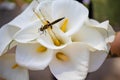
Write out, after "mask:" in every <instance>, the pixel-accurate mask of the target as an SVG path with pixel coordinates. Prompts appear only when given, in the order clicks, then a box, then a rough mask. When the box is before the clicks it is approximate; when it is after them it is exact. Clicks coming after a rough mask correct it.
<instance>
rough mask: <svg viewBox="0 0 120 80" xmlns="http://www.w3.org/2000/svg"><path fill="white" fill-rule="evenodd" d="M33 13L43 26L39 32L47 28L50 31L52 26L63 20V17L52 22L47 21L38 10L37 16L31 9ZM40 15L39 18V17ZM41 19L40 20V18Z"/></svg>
mask: <svg viewBox="0 0 120 80" xmlns="http://www.w3.org/2000/svg"><path fill="white" fill-rule="evenodd" d="M33 12H34V13H35V14H36V16H37V17H38V18H39V19H40V20H41V22H42V23H43V24H44V23H46V24H44V25H42V26H41V28H40V29H39V30H40V31H43V32H44V31H45V30H46V29H48V28H51V29H52V26H53V25H54V24H56V23H58V22H60V21H62V20H63V19H65V17H62V18H59V19H56V20H54V21H53V22H50V21H48V20H47V19H46V18H45V16H44V15H43V14H42V11H41V10H40V14H38V13H37V12H35V10H34V9H33ZM40 15H41V16H40ZM41 17H42V18H41Z"/></svg>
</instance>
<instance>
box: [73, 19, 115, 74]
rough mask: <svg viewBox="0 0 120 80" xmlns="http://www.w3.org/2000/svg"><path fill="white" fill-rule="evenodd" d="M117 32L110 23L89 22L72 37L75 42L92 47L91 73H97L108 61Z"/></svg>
mask: <svg viewBox="0 0 120 80" xmlns="http://www.w3.org/2000/svg"><path fill="white" fill-rule="evenodd" d="M114 36H115V32H114V30H113V29H112V27H111V26H110V25H109V22H108V21H105V22H102V23H99V22H98V21H96V20H92V19H90V20H88V21H87V22H86V23H85V24H84V25H83V27H82V28H81V29H80V30H79V31H78V32H76V33H75V34H74V35H72V40H73V41H75V42H83V43H86V44H88V45H89V46H91V47H92V49H91V50H92V51H91V52H90V62H89V63H90V64H89V72H93V71H96V70H97V69H98V68H99V67H100V66H101V65H102V64H103V62H104V60H105V59H106V57H107V55H108V52H109V50H110V45H109V43H110V42H112V41H113V40H114Z"/></svg>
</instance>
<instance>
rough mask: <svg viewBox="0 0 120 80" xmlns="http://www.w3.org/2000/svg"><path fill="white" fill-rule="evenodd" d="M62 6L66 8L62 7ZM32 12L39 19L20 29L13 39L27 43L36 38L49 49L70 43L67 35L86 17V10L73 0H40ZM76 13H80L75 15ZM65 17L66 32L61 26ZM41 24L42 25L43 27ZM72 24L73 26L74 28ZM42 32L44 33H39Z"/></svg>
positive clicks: (76, 28) (79, 25) (75, 29)
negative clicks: (66, 22)
mask: <svg viewBox="0 0 120 80" xmlns="http://www.w3.org/2000/svg"><path fill="white" fill-rule="evenodd" d="M63 6H65V7H66V8H63ZM72 6H74V8H75V9H76V10H75V11H74V12H73V11H72V10H73V7H72ZM67 7H69V8H67ZM65 11H66V12H65ZM32 13H34V17H38V19H39V20H38V19H36V20H34V21H33V22H31V24H30V25H27V27H26V28H24V29H22V30H20V31H19V32H18V33H17V34H16V35H15V37H14V38H15V40H16V41H18V42H20V43H27V42H30V41H31V40H34V39H35V38H36V40H37V41H38V42H39V43H40V44H42V45H44V46H45V47H47V48H50V49H60V48H63V47H65V46H66V45H67V44H68V43H70V42H71V39H70V37H69V36H70V35H71V34H73V33H75V31H77V30H78V29H80V27H81V25H82V24H83V23H84V21H85V20H86V18H87V17H88V10H87V9H86V8H85V7H84V6H83V5H82V4H80V3H78V2H77V1H74V0H60V1H59V0H50V1H48V0H46V1H42V2H41V3H39V5H38V6H37V7H36V8H35V9H33V12H32ZM78 13H80V14H79V15H77V14H78ZM57 14H58V15H57ZM64 18H65V19H64ZM66 19H67V20H68V25H66V26H65V27H66V29H65V30H66V32H63V29H61V27H63V26H62V25H63V24H64V23H65V21H66ZM57 20H59V21H58V23H57V22H56V21H57ZM48 21H49V22H48ZM52 22H53V24H52ZM54 22H55V23H56V24H55V23H54ZM48 24H50V26H51V29H50V26H44V25H48ZM42 26H44V28H43V27H42ZM72 26H75V28H74V27H72ZM36 30H38V31H36ZM33 31H34V32H33ZM35 31H36V32H35ZM42 32H44V33H43V34H41V33H42ZM38 34H39V35H38Z"/></svg>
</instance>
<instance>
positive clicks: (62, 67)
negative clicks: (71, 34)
mask: <svg viewBox="0 0 120 80" xmlns="http://www.w3.org/2000/svg"><path fill="white" fill-rule="evenodd" d="M56 52H62V53H64V55H66V56H67V57H68V60H67V61H61V60H59V59H58V58H57V57H56V54H55V57H54V59H53V60H52V62H51V63H50V65H49V66H50V70H51V72H52V73H53V74H54V76H55V77H56V78H57V79H58V80H84V79H85V77H86V75H87V71H88V64H89V51H88V49H87V47H86V45H84V44H81V43H71V44H69V45H68V46H67V47H65V48H64V49H61V50H58V51H56Z"/></svg>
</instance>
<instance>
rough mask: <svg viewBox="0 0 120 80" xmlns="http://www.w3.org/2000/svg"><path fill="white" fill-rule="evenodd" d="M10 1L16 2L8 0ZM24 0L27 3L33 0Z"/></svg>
mask: <svg viewBox="0 0 120 80" xmlns="http://www.w3.org/2000/svg"><path fill="white" fill-rule="evenodd" d="M8 1H10V2H14V1H15V0H8ZM23 1H24V2H26V3H30V2H31V1H32V0H23Z"/></svg>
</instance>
